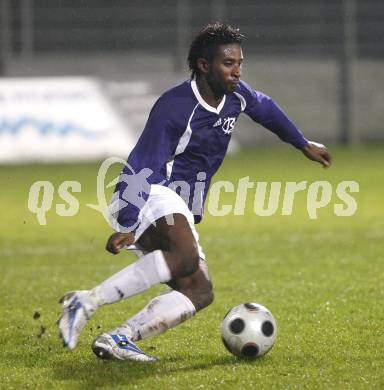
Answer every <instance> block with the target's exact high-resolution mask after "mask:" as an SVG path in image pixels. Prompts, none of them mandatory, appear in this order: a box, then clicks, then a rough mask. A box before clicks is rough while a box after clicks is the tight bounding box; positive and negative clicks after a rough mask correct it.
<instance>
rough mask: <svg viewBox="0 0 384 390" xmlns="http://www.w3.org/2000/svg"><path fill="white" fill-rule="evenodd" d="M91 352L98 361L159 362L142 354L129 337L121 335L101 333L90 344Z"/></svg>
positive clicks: (153, 357) (155, 358)
mask: <svg viewBox="0 0 384 390" xmlns="http://www.w3.org/2000/svg"><path fill="white" fill-rule="evenodd" d="M92 351H93V352H94V353H95V355H96V356H97V357H98V358H100V359H118V360H134V361H139V362H155V361H157V360H159V359H158V358H157V357H155V356H151V355H148V354H146V353H145V352H143V351H142V350H141V349H140V348H139V347H138V346H137V345H136V344H135V343H133V342H132V341H131V340H130V339H129V337H127V336H126V335H122V334H109V333H102V334H101V335H99V336H98V337H97V338H96V339H95V341H94V342H93V344H92Z"/></svg>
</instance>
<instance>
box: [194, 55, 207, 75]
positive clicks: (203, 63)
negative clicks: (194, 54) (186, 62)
mask: <svg viewBox="0 0 384 390" xmlns="http://www.w3.org/2000/svg"><path fill="white" fill-rule="evenodd" d="M196 64H197V67H198V69H199V71H200V72H201V73H203V74H207V73H208V71H209V62H208V61H207V60H206V59H205V58H198V59H197V61H196Z"/></svg>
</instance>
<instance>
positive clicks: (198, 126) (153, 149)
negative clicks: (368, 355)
mask: <svg viewBox="0 0 384 390" xmlns="http://www.w3.org/2000/svg"><path fill="white" fill-rule="evenodd" d="M242 112H245V113H246V114H247V115H248V116H249V117H251V118H252V119H253V120H254V121H255V122H257V123H259V124H261V125H262V126H264V127H265V128H267V129H269V130H271V131H272V132H274V133H275V134H277V135H278V136H279V137H280V138H281V139H282V140H283V141H285V142H288V143H290V144H292V145H293V146H295V147H296V148H298V149H302V148H303V147H304V146H306V145H307V140H306V139H305V138H304V136H303V134H302V133H301V132H300V130H298V129H297V127H296V126H295V125H294V124H293V123H292V122H291V121H290V120H289V118H288V117H287V116H286V115H285V113H284V112H283V111H282V110H281V109H280V108H279V107H278V106H277V105H276V103H275V102H274V101H273V100H272V99H271V98H270V97H269V96H267V95H265V94H263V93H261V92H258V91H255V90H254V89H252V88H251V87H250V86H249V85H248V84H246V83H245V82H244V81H240V83H239V85H237V87H236V89H235V91H234V92H232V93H229V94H227V95H224V97H223V99H222V101H221V102H220V104H219V105H218V107H217V108H215V107H212V106H210V105H209V104H208V103H207V102H205V101H204V99H203V98H202V96H201V95H200V93H199V90H198V88H197V84H196V81H195V80H193V79H192V80H187V81H185V82H183V83H182V84H180V85H178V86H176V87H174V88H172V89H170V90H168V91H167V92H165V93H164V94H163V95H162V96H161V97H160V98H159V99H158V100H157V102H156V103H155V105H154V106H153V108H152V110H151V112H150V114H149V118H148V121H147V123H146V125H145V128H144V130H143V132H142V134H141V136H140V138H139V140H138V142H137V144H136V146H135V147H134V148H133V150H132V152H131V154H130V155H129V157H128V161H127V163H128V165H127V166H126V167H125V168H124V169H123V172H122V175H121V176H120V181H119V183H118V185H117V187H116V190H117V191H118V194H119V199H120V200H122V201H123V202H125V203H124V204H126V206H125V207H123V208H122V209H121V210H120V211H119V213H118V219H117V221H118V223H119V224H120V225H121V226H123V227H125V228H126V229H127V230H130V228H131V227H133V226H135V225H136V222H137V219H138V215H139V212H140V206H141V207H142V205H143V204H145V200H146V199H147V197H148V194H149V189H150V185H151V184H162V185H165V186H169V187H170V188H172V189H173V190H175V191H176V192H177V193H179V195H180V196H181V197H182V198H183V199H184V200H185V202H186V203H187V204H188V207H189V209H190V210H191V211H192V213H193V214H194V218H195V223H198V222H200V221H201V219H202V215H203V208H204V202H205V199H206V196H207V193H208V189H209V185H210V182H211V180H212V177H213V175H214V174H215V173H216V171H217V170H218V168H219V167H220V165H221V163H222V161H223V159H224V156H225V154H226V152H227V148H228V144H229V141H230V139H231V134H232V132H233V130H234V127H235V123H236V120H237V118H238V116H239V115H240V114H241V113H242ZM132 171H133V172H134V176H136V177H137V178H139V177H140V178H141V179H138V180H139V181H140V183H139V184H137V183H136V185H133V186H132V185H129V184H131V181H129V180H123V179H122V177H126V178H127V177H129V176H132V175H133V172H132ZM139 173H141V174H139ZM149 173H151V174H150V175H149ZM143 178H144V179H145V180H144V181H143ZM128 183H129V184H128ZM132 191H133V192H132ZM127 194H129V196H128V199H127ZM129 198H131V199H136V200H139V201H138V202H130V201H129ZM140 200H141V202H140Z"/></svg>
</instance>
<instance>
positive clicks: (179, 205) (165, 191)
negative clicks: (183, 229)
mask: <svg viewBox="0 0 384 390" xmlns="http://www.w3.org/2000/svg"><path fill="white" fill-rule="evenodd" d="M172 214H183V215H184V216H185V217H186V218H187V221H188V223H189V226H190V228H191V230H192V234H193V237H194V238H195V240H196V243H197V246H198V251H199V257H200V258H201V259H203V260H205V254H204V252H203V250H202V248H201V246H200V244H199V235H198V233H197V231H196V228H195V222H194V218H193V214H192V213H191V211H190V210H189V208H188V206H187V205H186V204H185V202H184V200H183V199H182V198H181V197H180V196H179V195H178V194H176V192H174V191H173V190H171V189H170V188H168V187H164V186H162V185H159V184H152V185H151V191H150V193H149V196H148V199H147V202H146V203H145V205H144V207H143V208H142V209H141V210H140V213H139V218H138V221H139V226H138V228H137V229H136V232H135V241H136V242H137V240H138V239H139V238H140V237H141V235H142V234H143V233H144V232H145V231H146V230H147V229H148V227H149V226H150V225H152V224H153V223H154V222H155V221H156V220H158V219H159V218H161V217H165V216H170V217H169V218H167V222H168V223H173V218H172ZM128 249H129V250H133V251H135V252H136V251H140V252H141V253H143V251H142V249H141V248H139V246H138V245H131V246H130V247H129V248H128ZM137 254H138V255H139V253H137Z"/></svg>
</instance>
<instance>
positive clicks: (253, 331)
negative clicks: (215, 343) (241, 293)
mask: <svg viewBox="0 0 384 390" xmlns="http://www.w3.org/2000/svg"><path fill="white" fill-rule="evenodd" d="M276 336H277V323H276V320H275V319H274V317H273V315H272V313H271V312H270V311H269V310H268V309H267V308H266V307H264V306H262V305H259V304H258V303H244V304H242V305H239V306H235V307H234V308H233V309H231V310H230V311H229V312H228V313H227V314H226V315H225V317H224V320H223V322H222V324H221V339H222V340H223V343H224V345H225V347H226V348H227V350H228V351H229V352H231V353H233V354H234V355H236V356H240V357H244V358H248V359H256V358H258V357H260V356H262V355H265V354H266V353H267V352H268V351H269V350H270V349H271V348H272V347H273V345H274V344H275V341H276Z"/></svg>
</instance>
